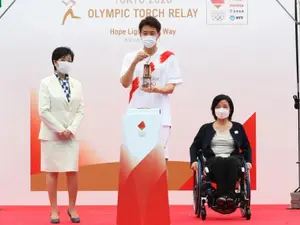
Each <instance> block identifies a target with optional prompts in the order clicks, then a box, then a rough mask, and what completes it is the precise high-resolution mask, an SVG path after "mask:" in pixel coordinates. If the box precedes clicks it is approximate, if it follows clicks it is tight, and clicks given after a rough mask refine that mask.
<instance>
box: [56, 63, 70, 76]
mask: <svg viewBox="0 0 300 225" xmlns="http://www.w3.org/2000/svg"><path fill="white" fill-rule="evenodd" d="M71 64H72V63H70V62H67V61H58V62H57V65H56V69H57V71H58V72H60V73H62V74H69V73H70V71H71Z"/></svg>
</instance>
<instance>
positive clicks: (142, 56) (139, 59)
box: [134, 51, 149, 63]
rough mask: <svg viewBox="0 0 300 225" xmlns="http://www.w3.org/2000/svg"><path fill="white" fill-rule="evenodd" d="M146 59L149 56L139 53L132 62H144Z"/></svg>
mask: <svg viewBox="0 0 300 225" xmlns="http://www.w3.org/2000/svg"><path fill="white" fill-rule="evenodd" d="M148 57H149V55H148V54H147V53H146V52H143V51H141V52H139V53H138V54H137V56H136V57H135V59H134V62H135V63H139V62H140V61H142V60H144V59H146V58H148Z"/></svg>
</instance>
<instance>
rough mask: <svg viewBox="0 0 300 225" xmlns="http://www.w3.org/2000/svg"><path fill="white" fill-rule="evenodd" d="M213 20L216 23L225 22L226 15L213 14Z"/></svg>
mask: <svg viewBox="0 0 300 225" xmlns="http://www.w3.org/2000/svg"><path fill="white" fill-rule="evenodd" d="M211 18H212V19H213V20H215V21H222V20H224V15H220V14H219V15H218V14H213V15H211Z"/></svg>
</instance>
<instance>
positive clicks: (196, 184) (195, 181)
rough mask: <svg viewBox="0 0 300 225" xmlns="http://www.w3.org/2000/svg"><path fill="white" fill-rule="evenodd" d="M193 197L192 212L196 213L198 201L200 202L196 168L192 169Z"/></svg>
mask: <svg viewBox="0 0 300 225" xmlns="http://www.w3.org/2000/svg"><path fill="white" fill-rule="evenodd" d="M193 187H194V188H193V199H194V212H195V214H198V212H199V205H200V204H199V202H200V196H199V192H200V191H199V189H200V188H199V175H198V170H197V171H194V186H193Z"/></svg>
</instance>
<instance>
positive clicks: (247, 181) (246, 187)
mask: <svg viewBox="0 0 300 225" xmlns="http://www.w3.org/2000/svg"><path fill="white" fill-rule="evenodd" d="M245 168H246V176H245V178H244V190H245V197H246V201H245V202H244V204H243V207H242V208H241V212H242V216H243V217H244V218H246V219H247V220H250V219H251V210H250V205H251V183H250V171H249V170H248V169H247V167H246V165H245Z"/></svg>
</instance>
